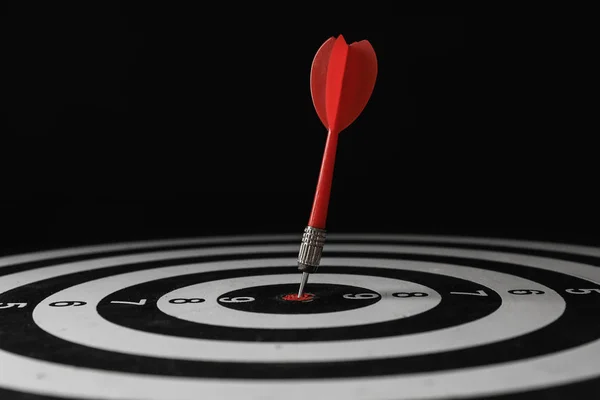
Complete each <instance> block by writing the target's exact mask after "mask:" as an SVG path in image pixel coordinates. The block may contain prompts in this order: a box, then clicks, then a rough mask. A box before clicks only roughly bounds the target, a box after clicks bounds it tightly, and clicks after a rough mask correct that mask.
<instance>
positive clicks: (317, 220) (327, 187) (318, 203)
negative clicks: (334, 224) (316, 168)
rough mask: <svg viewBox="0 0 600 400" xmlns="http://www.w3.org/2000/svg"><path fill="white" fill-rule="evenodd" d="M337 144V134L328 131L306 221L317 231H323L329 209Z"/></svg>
mask: <svg viewBox="0 0 600 400" xmlns="http://www.w3.org/2000/svg"><path fill="white" fill-rule="evenodd" d="M337 143H338V133H337V132H334V131H329V133H328V135H327V142H326V143H325V151H324V153H323V161H322V162H321V172H320V173H319V180H318V182H317V190H316V192H315V199H314V202H313V207H312V212H311V215H310V219H309V221H308V225H309V226H310V227H314V228H317V229H325V222H326V220H327V210H328V208H329V197H330V195H331V184H332V182H333V170H334V166H335V156H336V150H337Z"/></svg>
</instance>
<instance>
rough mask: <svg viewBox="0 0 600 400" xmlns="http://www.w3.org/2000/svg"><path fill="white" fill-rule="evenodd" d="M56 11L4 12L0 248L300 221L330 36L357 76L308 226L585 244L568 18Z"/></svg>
mask: <svg viewBox="0 0 600 400" xmlns="http://www.w3.org/2000/svg"><path fill="white" fill-rule="evenodd" d="M61 4H62V3H61ZM61 4H58V3H52V4H50V3H40V4H36V5H32V4H30V3H27V4H26V3H21V2H15V3H13V4H12V5H9V6H7V7H8V13H7V14H6V16H5V17H4V18H5V22H6V24H5V32H7V46H6V48H5V57H4V62H3V64H4V66H5V67H8V71H9V72H5V73H4V79H3V80H4V82H5V90H4V95H5V96H4V97H5V99H6V104H5V108H4V114H5V115H6V119H5V122H4V124H5V129H3V131H4V133H3V134H2V142H1V144H0V152H1V154H2V163H3V168H2V178H3V179H2V186H0V206H1V210H0V217H1V226H2V229H1V232H2V233H1V236H0V240H1V242H0V248H1V249H2V251H3V252H13V251H22V250H23V251H24V250H29V249H37V248H46V247H53V246H68V245H75V244H84V243H97V242H114V241H119V240H130V239H149V238H168V237H180V236H204V235H215V234H219V235H221V234H244V233H277V232H286V233H298V234H300V233H301V231H302V229H303V228H304V226H305V225H306V223H307V221H308V217H309V213H310V207H311V205H312V199H313V195H314V189H315V184H316V180H317V176H318V171H319V167H320V158H321V155H322V151H323V146H324V143H325V137H326V136H325V135H326V130H325V128H324V127H323V126H322V125H321V124H320V121H319V119H318V117H317V115H316V112H315V111H314V108H313V106H312V100H311V97H310V92H309V72H310V65H311V62H312V57H313V56H314V54H315V52H316V51H317V49H318V48H319V46H320V45H321V44H322V43H323V42H324V41H325V40H326V39H327V38H328V37H330V36H334V35H338V34H340V33H342V34H343V35H344V36H345V38H346V40H347V41H348V42H353V41H357V40H362V39H368V40H369V41H370V42H371V43H372V45H373V47H374V48H375V50H376V53H377V56H378V60H379V75H378V81H377V84H376V87H375V90H374V93H373V96H372V98H371V100H370V102H369V104H368V105H367V107H366V109H365V111H364V112H363V114H361V116H360V117H359V118H358V120H357V121H356V122H355V123H354V124H353V125H351V126H350V127H349V128H348V129H347V130H346V131H344V132H343V133H342V135H341V137H340V142H339V147H338V157H337V163H336V171H335V179H334V186H333V192H332V197H331V206H330V213H329V219H328V230H329V232H331V233H334V232H393V233H434V234H460V235H486V236H500V237H515V238H534V239H547V240H565V241H576V242H584V243H592V244H597V243H598V242H600V241H599V240H598V239H599V237H600V236H599V235H598V234H597V233H596V232H595V227H596V225H597V222H598V215H597V211H596V210H597V205H596V204H597V197H598V196H597V195H596V186H597V182H596V170H597V161H596V157H597V150H596V146H595V145H594V144H593V143H594V140H595V138H594V133H595V132H594V131H597V129H592V127H591V126H590V125H588V124H587V123H586V122H584V121H585V120H586V119H587V118H589V117H588V116H587V114H589V113H591V111H592V108H591V107H592V106H591V104H592V103H591V102H588V101H585V100H583V99H585V98H586V97H587V96H588V95H591V94H592V93H591V92H590V93H587V92H588V90H591V88H590V89H587V88H588V87H589V82H588V81H589V76H590V75H589V73H588V72H587V69H588V68H589V67H587V63H586V60H587V59H588V58H589V57H591V56H590V55H589V54H591V51H590V49H586V48H582V46H578V45H577V44H578V43H579V37H583V36H584V35H585V30H586V29H587V28H586V27H587V25H586V24H585V23H583V22H580V21H577V20H574V19H567V17H563V18H562V19H561V18H558V17H552V18H550V19H548V18H542V17H540V18H536V19H523V20H517V19H514V18H506V19H504V18H499V17H498V18H494V19H491V18H489V17H466V16H462V15H455V14H453V15H435V16H428V15H403V14H400V13H399V12H397V11H395V10H394V9H389V10H384V9H379V8H377V9H375V8H373V9H368V10H361V9H360V7H358V8H357V10H355V11H358V12H357V13H356V14H358V15H355V16H354V18H355V19H349V18H342V17H339V16H338V18H331V17H328V16H324V15H321V14H319V13H318V12H317V11H314V10H311V9H310V7H314V6H310V5H305V6H303V7H293V6H290V9H289V10H284V9H276V8H273V7H271V8H270V9H269V8H267V9H265V10H259V9H248V10H245V9H241V8H240V7H237V6H233V5H232V6H231V8H232V9H231V10H230V11H229V12H227V13H223V12H222V11H220V12H217V11H214V10H212V11H211V10H210V9H197V8H196V7H197V6H192V5H185V4H183V3H181V4H178V5H174V4H173V5H171V4H169V5H167V4H166V3H163V4H162V5H160V6H156V5H151V4H150V3H146V2H140V3H135V2H127V3H124V4H121V5H118V4H119V3H109V2H99V3H88V2H76V3H72V4H68V5H66V4H63V5H61ZM186 4H187V3H186ZM190 4H191V3H190ZM362 7H363V8H369V6H368V5H362ZM303 11H304V12H306V11H309V12H308V13H306V15H304V14H302V12H303ZM311 12H312V14H311ZM363 12H364V15H361V13H363ZM269 13H270V14H269ZM357 16H358V17H360V16H362V19H360V18H357ZM567 24H569V28H567ZM572 26H576V29H575V30H573V29H571V27H572ZM583 47H584V46H583Z"/></svg>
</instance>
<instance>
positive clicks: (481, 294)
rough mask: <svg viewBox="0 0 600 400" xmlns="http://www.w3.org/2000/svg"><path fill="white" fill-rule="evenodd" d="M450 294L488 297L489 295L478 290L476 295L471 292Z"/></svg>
mask: <svg viewBox="0 0 600 400" xmlns="http://www.w3.org/2000/svg"><path fill="white" fill-rule="evenodd" d="M450 294H464V295H467V296H487V293H486V292H484V291H483V290H478V291H477V292H475V293H471V292H450Z"/></svg>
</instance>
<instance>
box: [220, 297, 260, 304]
mask: <svg viewBox="0 0 600 400" xmlns="http://www.w3.org/2000/svg"><path fill="white" fill-rule="evenodd" d="M254 300H255V299H254V297H250V296H238V297H221V298H220V299H219V302H220V303H249V302H251V301H254Z"/></svg>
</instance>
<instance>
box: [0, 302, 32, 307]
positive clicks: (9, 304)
mask: <svg viewBox="0 0 600 400" xmlns="http://www.w3.org/2000/svg"><path fill="white" fill-rule="evenodd" d="M0 304H5V305H0V308H11V307H17V308H23V307H25V306H26V305H27V303H0Z"/></svg>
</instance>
